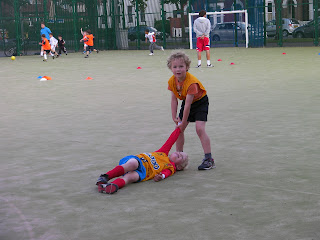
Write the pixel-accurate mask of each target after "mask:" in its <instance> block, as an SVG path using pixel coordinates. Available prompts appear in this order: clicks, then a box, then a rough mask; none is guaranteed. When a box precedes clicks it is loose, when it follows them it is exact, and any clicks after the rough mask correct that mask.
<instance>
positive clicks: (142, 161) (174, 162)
mask: <svg viewBox="0 0 320 240" xmlns="http://www.w3.org/2000/svg"><path fill="white" fill-rule="evenodd" d="M180 133H181V129H180V128H179V127H177V128H176V129H175V130H174V131H173V132H172V133H171V135H170V137H169V138H168V140H167V141H166V142H165V144H164V145H163V146H162V147H161V148H160V149H159V150H157V151H155V152H148V153H141V154H138V155H129V156H126V157H124V158H122V159H121V160H120V161H119V165H118V166H116V167H115V168H114V169H112V170H110V171H108V172H107V173H105V174H101V175H100V177H99V179H98V181H97V183H96V185H97V186H98V191H99V192H100V193H107V194H113V193H115V192H117V191H118V190H119V189H121V188H123V187H124V186H125V185H127V184H129V183H134V182H143V181H147V180H150V179H153V180H154V181H156V182H159V181H161V180H163V179H165V178H167V177H169V176H171V175H173V174H174V173H175V172H176V171H181V170H183V169H184V168H185V167H186V166H187V165H188V155H187V154H186V153H184V152H174V153H172V154H171V155H169V152H170V149H171V148H172V145H173V144H174V143H175V142H176V140H177V139H178V137H179V135H180ZM120 176H121V177H120ZM115 177H119V178H117V179H116V180H114V181H113V182H111V183H108V181H109V180H110V179H113V178H115Z"/></svg>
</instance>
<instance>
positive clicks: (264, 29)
mask: <svg viewBox="0 0 320 240" xmlns="http://www.w3.org/2000/svg"><path fill="white" fill-rule="evenodd" d="M263 9H264V11H263V46H267V21H266V0H263Z"/></svg>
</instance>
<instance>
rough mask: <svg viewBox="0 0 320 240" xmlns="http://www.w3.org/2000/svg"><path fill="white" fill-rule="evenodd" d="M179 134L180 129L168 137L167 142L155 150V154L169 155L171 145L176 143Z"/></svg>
mask: <svg viewBox="0 0 320 240" xmlns="http://www.w3.org/2000/svg"><path fill="white" fill-rule="evenodd" d="M180 133H181V129H180V128H176V129H175V130H174V131H173V132H172V133H171V135H170V137H169V138H168V140H167V141H166V142H165V143H164V144H163V146H162V147H161V148H160V149H159V150H157V151H156V152H163V153H165V154H167V155H168V154H169V152H170V150H171V148H172V145H173V144H174V143H175V142H176V141H177V139H178V137H179V135H180Z"/></svg>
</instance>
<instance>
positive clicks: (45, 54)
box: [43, 51, 48, 61]
mask: <svg viewBox="0 0 320 240" xmlns="http://www.w3.org/2000/svg"><path fill="white" fill-rule="evenodd" d="M43 58H44V59H43V61H47V59H48V58H47V51H44V52H43Z"/></svg>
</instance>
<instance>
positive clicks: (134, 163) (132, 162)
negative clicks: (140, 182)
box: [128, 158, 139, 169]
mask: <svg viewBox="0 0 320 240" xmlns="http://www.w3.org/2000/svg"><path fill="white" fill-rule="evenodd" d="M128 163H129V164H130V167H132V168H133V169H137V168H138V167H139V162H138V160H137V159H134V158H132V159H130V161H129V162H128Z"/></svg>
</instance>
